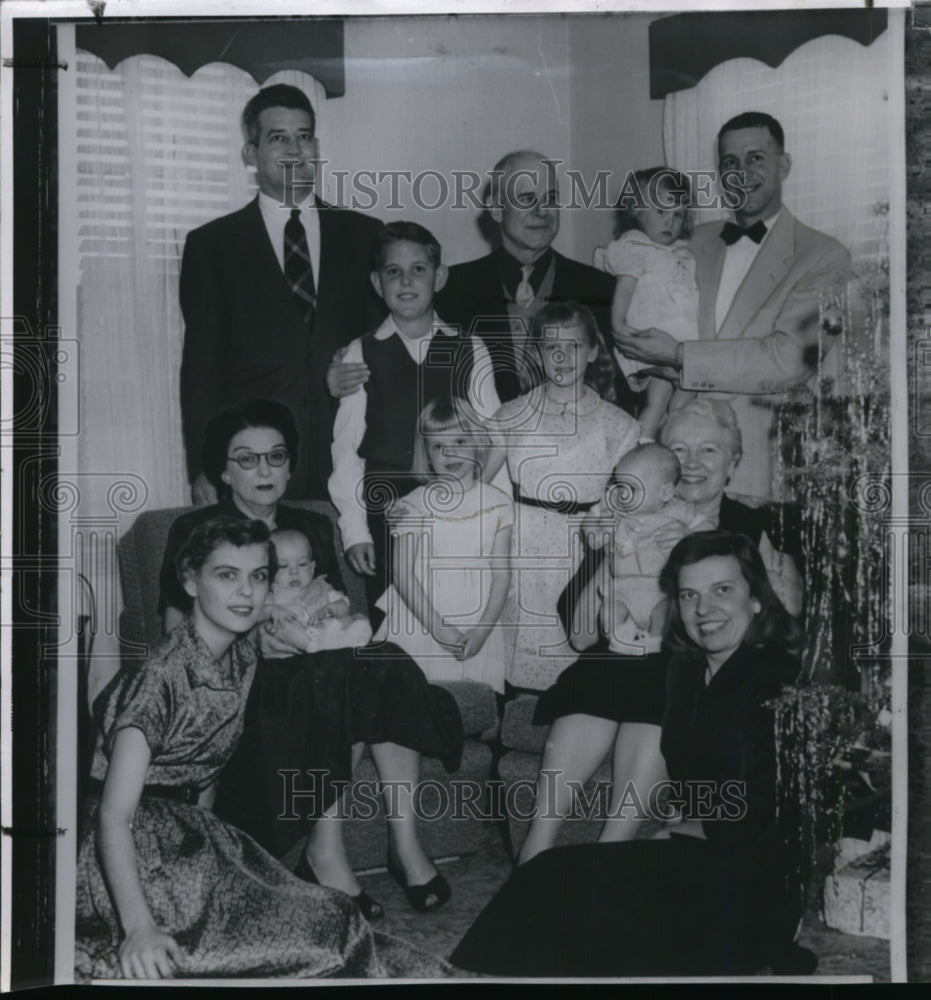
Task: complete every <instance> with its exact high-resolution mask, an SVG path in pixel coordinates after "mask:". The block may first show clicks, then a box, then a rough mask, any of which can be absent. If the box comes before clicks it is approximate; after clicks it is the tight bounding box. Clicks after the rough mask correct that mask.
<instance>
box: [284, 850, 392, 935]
mask: <svg viewBox="0 0 931 1000" xmlns="http://www.w3.org/2000/svg"><path fill="white" fill-rule="evenodd" d="M294 874H295V875H297V877H298V878H300V879H303V880H304V881H305V882H310V883H312V884H313V885H320V884H321V883H320V879H318V878H317V873H316V872H315V871H314V870H313V868H311V867H310V862H309V861H308V860H307V858H306V856H305V855H304V853H303V852H302V853H301V857H300V860H299V861H298V863H297V864H296V865H295V866H294ZM325 888H329V886H326V887H325ZM347 895H348V893H347ZM349 898H350V899H351V900H352V901H353V903H355V906H356V909H357V910H358V911H359V912H360V913H361V914H362V916H363V917H365V919H366V920H368V921H370V922H371V921H372V920H381V918H382V917H383V916H384V915H385V908H384V907H383V906H382V905H381V903H379V902H378V900H377V899H372V897H371V896H370V895H369V894H368V893H367V892H366V891H365V890H364V889H363V891H362V892H360V893H359V894H358V895H357V896H349Z"/></svg>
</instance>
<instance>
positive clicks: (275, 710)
mask: <svg viewBox="0 0 931 1000" xmlns="http://www.w3.org/2000/svg"><path fill="white" fill-rule="evenodd" d="M297 447H298V439H297V430H296V428H295V426H294V419H293V417H292V416H291V413H290V411H289V410H288V409H287V408H286V407H284V406H282V405H281V404H279V403H273V402H268V401H264V400H253V401H252V402H250V403H246V404H245V405H244V406H243V407H241V408H239V409H230V410H226V411H224V412H222V413H220V414H218V415H217V416H216V417H215V418H214V419H213V420H212V421H211V423H210V424H209V425H208V427H207V430H206V432H205V441H204V455H203V459H204V461H203V465H204V470H205V473H206V475H207V476H208V478H210V480H211V482H213V483H214V485H215V486H216V487H217V490H218V493H219V495H220V496H221V497H224V499H223V500H222V501H221V502H220V503H219V504H216V505H214V506H213V507H207V508H198V509H196V510H193V511H191V512H189V513H187V514H184V515H182V516H181V517H179V518H178V519H177V520H176V521H175V522H174V524H172V526H171V529H170V531H169V536H168V544H167V546H166V551H165V558H164V562H163V566H162V576H161V583H162V587H161V597H160V602H159V603H160V610H161V612H162V614H163V618H164V625H165V630H166V632H169V631H170V630H171V629H172V627H173V625H174V624H175V622H177V621H178V619H179V618H180V617H181V615H182V613H183V611H184V607H185V604H184V602H185V595H184V594H183V591H181V592H179V591H180V588H179V587H178V585H177V583H176V581H175V577H174V575H173V572H172V570H173V565H174V557H175V553H176V552H177V550H178V547H179V546H180V545H181V544H182V542H183V541H184V539H185V538H186V537H187V535H188V534H189V533H190V531H191V529H192V528H193V527H194V525H196V524H198V523H200V522H201V521H203V520H205V519H208V518H210V517H213V516H216V514H217V513H220V512H223V513H226V514H229V515H231V516H234V517H241V518H249V517H255V518H259V519H260V520H262V521H264V522H265V523H266V524H267V525H268V526H269V527H270V528H278V529H293V530H297V531H300V532H301V533H302V534H304V535H305V536H306V537H307V538H308V539H309V541H310V545H311V551H312V553H313V557H314V560H315V562H316V568H317V572H318V573H320V574H323V575H326V577H327V579H328V580H329V582H330V584H331V585H332V586H333V587H334V588H336V589H340V590H341V589H344V588H343V584H342V580H341V578H340V573H339V567H338V563H337V559H336V549H335V546H334V542H333V532H332V528H331V524H330V521H329V519H328V518H326V517H325V516H324V515H322V514H316V513H313V512H311V511H305V510H300V509H297V508H293V507H288V506H287V505H285V504H281V503H279V501H280V500H281V497H282V495H283V494H284V491H285V487H286V485H287V482H288V478H289V476H290V469H291V466H292V465H293V463H294V460H295V456H296V454H297ZM271 624H272V623H268V625H267V626H266V627H265V628H264V629H263V631H262V633H261V650H262V654H263V659H262V662H261V664H260V667H259V670H258V672H257V674H256V680H255V683H254V684H253V686H252V691H251V693H250V697H249V703H248V705H247V708H246V720H245V731H244V734H243V739H242V740H241V741H240V745H239V747H238V748H237V751H236V753H235V755H234V757H233V759H232V760H231V761H230V764H229V766H228V767H227V768H226V769H225V770H224V772H223V776H222V779H221V781H220V787H219V791H218V795H217V803H216V810H217V813H218V815H220V816H222V817H223V818H224V819H226V820H227V821H228V822H230V823H233V824H235V825H236V826H238V827H240V828H241V829H243V830H245V831H246V832H247V833H249V834H250V835H251V836H253V837H254V838H255V839H256V840H257V841H258V842H259V843H260V844H261V845H262V846H263V847H265V848H266V849H267V850H268V851H270V852H271V853H273V854H275V855H277V856H281V855H282V854H284V853H285V852H286V851H287V850H288V849H289V848H290V847H291V846H292V845H293V844H294V843H295V842H296V841H298V839H299V838H301V837H304V838H306V839H305V841H304V851H303V854H302V856H301V860H300V862H299V863H298V866H297V868H296V869H295V871H296V873H297V874H299V875H300V876H301V877H303V878H306V879H308V880H310V881H315V880H316V879H319V880H320V881H321V882H322V883H323V884H324V885H328V886H331V887H332V888H337V889H341V890H343V891H344V892H347V893H349V894H350V895H351V896H352V897H353V898H354V899H355V901H356V903H357V905H358V906H359V908H360V909H361V910H362V912H363V913H364V914H365V915H366V916H367V917H369V918H370V919H375V918H377V917H380V916H381V915H382V909H381V906H380V905H379V904H378V903H377V902H376V901H375V900H373V899H371V897H369V896H368V895H367V894H366V893H364V892H362V890H361V887H360V886H359V883H358V881H357V879H356V877H355V875H354V873H353V871H352V868H351V867H350V865H349V860H348V858H347V857H346V853H345V849H344V846H343V837H342V825H341V819H340V815H341V810H340V802H339V801H338V798H339V790H340V789H341V788H345V787H346V785H347V784H348V783H349V781H350V780H351V778H352V771H353V766H354V764H355V763H357V762H358V758H359V757H360V756H361V753H362V749H363V746H364V745H365V744H368V745H369V746H370V747H371V749H372V756H373V758H374V761H375V766H376V768H377V769H378V773H379V776H380V777H381V779H382V780H383V781H386V782H387V781H392V782H399V783H400V784H398V785H397V786H396V787H397V788H398V789H399V799H401V800H402V801H400V803H394V808H393V809H391V810H388V812H389V813H390V816H389V823H388V830H389V836H390V838H391V847H392V854H393V856H394V858H395V859H397V861H398V863H399V865H400V868H401V874H402V876H403V878H404V879H405V880H406V883H407V886H408V890H407V895H408V899H409V901H410V902H411V904H412V905H413V906H416V907H417V908H418V909H424V910H426V909H431V908H433V907H435V906H438V905H441V904H442V903H444V902H446V900H447V899H449V895H450V888H449V885H448V883H447V882H446V880H445V879H444V878H443V877H442V876H441V875H439V874H438V873H437V870H436V868H435V866H434V865H433V862H432V861H431V860H430V858H429V857H428V856H427V855H426V853H425V852H424V850H423V848H422V847H421V845H420V841H419V839H418V836H417V827H416V817H415V815H414V812H413V810H412V809H410V808H409V803H407V802H404V801H403V798H404V797H403V795H401V794H400V792H401V791H403V790H404V789H406V788H409V787H413V785H415V784H416V782H417V780H418V776H419V771H420V756H421V754H427V755H429V756H433V757H437V758H438V759H439V760H440V761H441V762H442V763H443V764H444V766H445V767H446V768H447V769H448V770H455V768H457V767H458V766H459V759H460V755H461V753H462V720H461V718H460V716H459V710H458V708H457V706H456V702H455V699H454V698H453V697H452V695H451V694H449V692H447V691H445V690H443V689H442V688H439V687H436V686H434V685H431V684H428V683H427V680H426V678H425V677H424V675H423V672H422V671H421V670H420V668H419V667H418V666H417V664H416V663H414V661H413V660H411V659H410V657H408V656H407V655H406V654H405V653H403V652H402V651H401V650H400V649H397V656H391V655H386V652H387V653H390V649H391V648H396V647H389V648H388V649H387V650H386V648H385V647H384V646H383V647H381V648H380V649H379V656H378V658H377V659H374V658H373V659H367V658H365V657H364V654H362V653H360V651H357V650H351V649H336V650H322V651H320V652H316V653H305V652H303V648H302V647H299V646H297V645H294V644H292V643H291V642H289V641H288V640H287V638H286V637H284V635H282V634H278V633H277V632H275V631H272V630H271V627H270V626H271ZM304 641H306V640H304ZM282 771H285V772H287V771H290V772H292V774H293V773H294V772H298V773H297V774H296V775H295V777H294V786H293V787H294V791H295V792H305V791H310V790H313V791H314V792H315V794H314V795H297V796H295V797H294V798H293V804H294V809H293V810H292V811H291V814H290V816H287V818H283V817H282V813H283V811H284V810H283V809H282V804H283V802H284V794H285V785H284V778H283V777H282V774H281V773H280V772H282ZM309 771H313V772H316V774H315V775H310V774H308V773H307V772H309ZM340 782H344V783H345V784H343V785H340Z"/></svg>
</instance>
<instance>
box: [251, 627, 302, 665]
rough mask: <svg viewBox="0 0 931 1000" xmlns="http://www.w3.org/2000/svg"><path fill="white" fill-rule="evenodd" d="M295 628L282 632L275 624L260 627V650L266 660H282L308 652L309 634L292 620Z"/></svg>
mask: <svg viewBox="0 0 931 1000" xmlns="http://www.w3.org/2000/svg"><path fill="white" fill-rule="evenodd" d="M292 624H293V627H288V628H287V629H285V627H284V626H283V627H282V629H281V630H279V629H278V626H277V625H275V624H274V623H273V622H270V621H269V622H266V623H265V624H264V625H262V626H260V627H259V650H260V651H261V653H262V656H263V658H264V659H266V660H282V659H284V658H285V657H286V656H297V655H298V654H299V653H303V652H306V650H307V633H306V632H305V631H304V627H303V626H302V625H301V624H300V623H299V622H298V621H297V619H292Z"/></svg>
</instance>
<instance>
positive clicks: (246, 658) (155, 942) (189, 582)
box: [75, 518, 448, 979]
mask: <svg viewBox="0 0 931 1000" xmlns="http://www.w3.org/2000/svg"><path fill="white" fill-rule="evenodd" d="M270 557H271V553H270V551H269V544H268V529H267V527H266V526H265V525H264V524H262V523H261V522H258V521H248V520H244V519H242V518H220V519H217V520H213V521H210V522H207V523H205V524H202V525H200V526H199V527H198V528H197V529H196V531H195V532H194V533H193V534H192V535H191V537H190V538H189V540H188V541H187V543H186V544H185V546H184V547H183V548H182V550H181V552H180V553H179V565H180V569H181V574H182V576H183V580H184V588H185V590H186V592H187V593H188V594H189V595H190V597H191V599H192V607H191V614H190V616H189V617H185V618H184V619H183V620H182V621H181V622H180V623H179V624H178V625H177V627H176V628H175V629H174V630H173V631H172V632H171V634H170V635H169V636H166V638H165V639H164V640H163V641H162V643H161V645H160V646H158V647H157V648H156V649H155V650H154V652H153V653H152V655H151V657H150V658H149V660H148V661H147V662H146V663H145V664H144V665H143V666H141V667H132V668H129V667H127V668H124V669H123V670H122V671H121V672H120V673H119V674H117V676H116V677H115V678H114V679H113V681H112V682H111V683H110V684H109V685H108V686H107V687H106V688H105V689H104V691H103V692H102V693H101V695H100V697H99V698H98V699H97V701H96V703H95V706H94V707H95V716H96V720H97V724H98V738H97V746H96V749H95V753H94V760H93V766H92V788H91V794H90V795H89V796H88V798H87V802H86V805H85V816H84V824H83V835H82V838H81V844H80V848H79V852H78V862H77V881H76V924H75V966H76V972H77V974H78V976H79V977H80V978H119V977H120V976H122V977H124V978H127V979H159V978H167V977H173V976H176V975H178V976H262V977H264V976H292V977H317V976H352V977H359V976H365V977H368V976H377V977H389V976H392V975H408V976H409V975H426V976H435V975H444V974H447V973H448V968H447V967H446V965H445V963H443V962H441V961H439V960H437V959H432V958H431V957H430V956H428V955H425V954H423V953H419V952H417V951H415V950H414V949H412V948H410V947H408V946H407V945H405V944H403V943H402V942H400V941H396V940H393V939H391V938H388V937H386V936H383V935H376V934H375V933H374V932H373V931H372V929H371V928H370V927H369V925H368V924H367V923H366V921H365V920H363V918H362V916H361V915H360V914H359V912H358V910H357V909H356V907H354V906H353V905H352V903H351V902H350V900H349V898H348V897H347V896H346V895H345V894H343V893H341V892H337V891H335V890H333V889H325V888H323V887H322V886H314V885H308V884H307V883H306V882H302V881H301V880H300V879H297V878H295V877H294V876H293V875H292V874H291V873H290V872H289V871H287V869H285V868H283V867H282V866H281V865H280V864H279V863H278V862H277V861H275V859H274V858H272V857H271V856H270V855H268V854H266V852H265V851H263V850H262V849H261V848H260V847H259V846H258V845H257V844H256V843H255V842H254V841H253V840H252V839H251V838H250V837H248V836H246V835H245V834H243V833H242V832H240V831H239V830H237V829H235V828H233V827H231V826H228V825H227V824H225V823H223V822H222V821H221V820H220V819H218V818H217V817H216V816H215V815H214V814H213V813H212V812H211V809H210V805H211V802H212V799H213V793H214V791H215V787H216V780H217V776H218V774H219V773H220V771H221V769H222V768H223V766H224V764H225V763H226V761H227V760H228V759H229V756H230V753H231V752H232V749H233V746H234V745H235V743H236V741H237V739H238V738H239V735H240V733H241V732H242V723H243V712H244V708H245V702H246V694H247V691H248V689H249V685H250V684H251V683H252V680H253V677H254V675H255V669H256V659H257V656H256V648H255V642H254V639H253V637H252V636H248V635H247V633H248V632H249V631H250V630H251V629H252V627H253V626H254V625H255V623H256V621H257V620H258V618H259V614H260V613H261V610H262V604H263V601H264V599H265V594H266V592H267V590H268V578H269V569H270V566H269V562H270Z"/></svg>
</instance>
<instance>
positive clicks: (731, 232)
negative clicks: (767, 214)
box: [721, 219, 766, 246]
mask: <svg viewBox="0 0 931 1000" xmlns="http://www.w3.org/2000/svg"><path fill="white" fill-rule="evenodd" d="M765 235H766V225H765V224H764V223H763V221H762V220H761V219H758V220H757V221H756V222H754V223H753V225H752V226H749V227H748V228H747V229H744V228H743V227H742V226H738V225H737V223H736V222H725V223H724V227H723V228H722V229H721V239H722V240H724V242H725V243H726V244H727V246H731V245H732V244H734V243H736V242H737V241H738V240H739V239H740V238H741V237H743V236H747V237H749V238H750V239H751V240H753V242H754V243H762V242H763V237H764V236H765Z"/></svg>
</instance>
